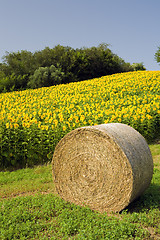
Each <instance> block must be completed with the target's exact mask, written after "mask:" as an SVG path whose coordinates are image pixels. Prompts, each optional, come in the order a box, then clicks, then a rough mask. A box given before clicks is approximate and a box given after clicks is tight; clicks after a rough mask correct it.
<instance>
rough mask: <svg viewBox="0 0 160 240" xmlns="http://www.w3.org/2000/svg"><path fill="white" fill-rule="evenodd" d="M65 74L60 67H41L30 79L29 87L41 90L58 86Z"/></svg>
mask: <svg viewBox="0 0 160 240" xmlns="http://www.w3.org/2000/svg"><path fill="white" fill-rule="evenodd" d="M63 75H64V73H63V72H62V71H61V68H60V67H55V66H54V65H51V66H50V67H39V68H38V69H36V70H35V72H34V74H33V75H32V76H31V77H30V81H29V82H28V84H27V85H28V87H30V88H39V87H49V86H53V85H58V84H60V83H61V82H62V79H63Z"/></svg>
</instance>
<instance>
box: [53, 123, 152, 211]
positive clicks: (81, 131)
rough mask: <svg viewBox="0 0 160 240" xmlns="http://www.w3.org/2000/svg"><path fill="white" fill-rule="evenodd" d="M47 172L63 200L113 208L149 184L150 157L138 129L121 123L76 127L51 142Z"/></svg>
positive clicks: (127, 200) (128, 199) (150, 177)
mask: <svg viewBox="0 0 160 240" xmlns="http://www.w3.org/2000/svg"><path fill="white" fill-rule="evenodd" d="M52 168H53V178H54V182H55V187H56V190H57V193H58V194H59V195H60V196H61V197H62V198H63V199H64V200H66V201H69V202H72V203H75V204H78V205H81V206H85V205H87V206H89V207H90V208H91V209H93V210H97V211H99V212H119V211H121V210H123V209H124V208H125V207H126V206H128V204H129V203H131V202H132V201H133V200H135V199H136V198H137V197H139V196H140V195H141V194H142V193H143V192H144V190H145V189H146V188H147V187H148V186H149V185H150V182H151V179H152V175H153V160H152V155H151V152H150V150H149V147H148V145H147V143H146V141H145V139H144V138H143V137H142V135H141V134H140V133H138V132H137V131H136V130H134V129H133V128H132V127H130V126H128V125H125V124H121V123H109V124H102V125H98V126H87V127H81V128H77V129H75V130H73V131H71V132H70V133H68V134H67V135H66V136H65V137H64V138H63V139H61V141H60V142H59V143H58V145H57V146H56V149H55V152H54V155H53V160H52Z"/></svg>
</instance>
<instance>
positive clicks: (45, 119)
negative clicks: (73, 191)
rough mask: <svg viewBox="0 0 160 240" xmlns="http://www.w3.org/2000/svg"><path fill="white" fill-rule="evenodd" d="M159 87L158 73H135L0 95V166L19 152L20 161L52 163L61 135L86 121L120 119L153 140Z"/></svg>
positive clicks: (158, 111)
mask: <svg viewBox="0 0 160 240" xmlns="http://www.w3.org/2000/svg"><path fill="white" fill-rule="evenodd" d="M159 89H160V71H141V72H140V71H139V72H128V73H121V74H114V75H110V76H104V77H101V78H96V79H92V80H88V81H83V82H77V83H70V84H66V85H59V86H53V87H48V88H39V89H35V90H26V91H19V92H12V93H2V94H0V121H1V123H2V124H1V125H2V127H1V135H0V136H1V139H2V147H1V156H3V162H2V159H0V166H2V165H6V166H7V165H10V163H11V162H12V164H11V165H13V166H14V165H16V164H15V163H16V162H17V161H18V159H17V160H16V159H15V158H17V155H19V157H21V158H22V159H23V162H24V163H27V161H28V160H27V159H28V158H30V157H31V156H33V155H34V158H36V159H37V160H36V161H37V162H38V161H41V160H42V159H43V161H46V160H47V161H48V160H49V161H50V160H51V155H52V154H51V155H50V153H53V151H54V147H55V145H56V144H57V142H58V141H59V140H60V139H61V137H63V136H64V135H65V134H66V133H67V132H69V131H71V130H73V129H75V128H77V127H81V126H86V125H98V124H102V123H110V122H121V123H125V124H128V125H130V126H132V127H134V128H135V129H137V130H138V131H139V132H140V133H141V134H142V135H143V136H144V137H145V138H146V139H147V140H152V139H154V138H155V137H156V135H157V132H158V130H159V126H160V94H159V91H160V90H159ZM42 149H43V152H45V153H44V155H43V154H42V153H38V152H39V151H42ZM38 154H39V155H38ZM42 155H43V156H42ZM46 156H48V157H47V159H46ZM6 161H7V162H8V164H6ZM21 161H22V160H21ZM30 161H32V160H31V159H30ZM9 162H10V163H9ZM20 165H21V164H20Z"/></svg>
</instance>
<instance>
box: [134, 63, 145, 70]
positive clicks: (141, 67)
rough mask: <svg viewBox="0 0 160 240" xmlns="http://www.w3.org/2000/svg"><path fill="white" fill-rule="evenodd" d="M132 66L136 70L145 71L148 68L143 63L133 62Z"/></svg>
mask: <svg viewBox="0 0 160 240" xmlns="http://www.w3.org/2000/svg"><path fill="white" fill-rule="evenodd" d="M132 68H133V70H134V71H144V70H146V68H145V67H144V64H143V63H133V64H132Z"/></svg>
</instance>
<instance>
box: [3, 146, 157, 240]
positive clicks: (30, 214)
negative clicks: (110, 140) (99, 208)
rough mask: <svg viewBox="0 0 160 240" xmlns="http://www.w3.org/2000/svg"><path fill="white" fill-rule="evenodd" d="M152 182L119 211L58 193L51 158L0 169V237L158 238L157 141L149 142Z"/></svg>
mask: <svg viewBox="0 0 160 240" xmlns="http://www.w3.org/2000/svg"><path fill="white" fill-rule="evenodd" d="M150 149H151V152H152V155H153V159H154V175H153V179H152V183H151V185H150V187H149V188H148V189H147V190H146V191H145V193H144V194H143V195H142V196H141V197H140V198H139V199H138V200H136V201H135V202H133V203H131V204H130V205H129V206H128V208H127V209H125V210H123V211H122V212H121V213H119V214H99V213H97V212H95V211H92V210H90V209H89V208H84V207H79V206H75V205H74V204H70V203H67V202H65V201H64V200H62V199H60V198H59V197H58V196H57V195H56V194H55V190H54V184H53V180H52V171H51V164H48V165H45V166H38V167H35V168H32V169H29V168H26V169H21V170H17V171H13V172H0V186H1V187H0V239H2V240H5V239H8V240H9V239H56V240H57V239H67V240H68V239H88V240H92V239H95V240H97V239H117V240H118V239H160V145H159V144H153V145H150Z"/></svg>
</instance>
